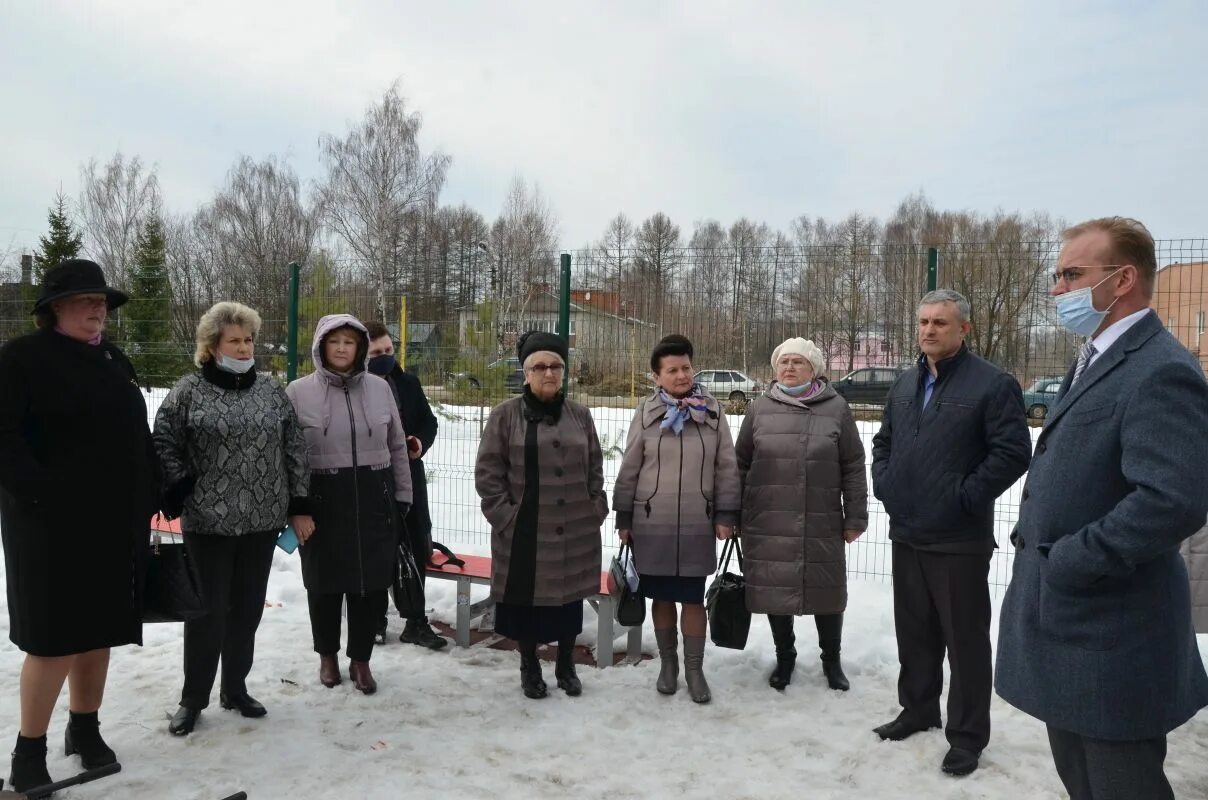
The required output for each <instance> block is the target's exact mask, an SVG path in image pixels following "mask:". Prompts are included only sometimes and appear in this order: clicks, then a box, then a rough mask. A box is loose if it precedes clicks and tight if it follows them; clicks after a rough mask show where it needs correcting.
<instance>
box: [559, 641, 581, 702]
mask: <svg viewBox="0 0 1208 800" xmlns="http://www.w3.org/2000/svg"><path fill="white" fill-rule="evenodd" d="M554 677H555V678H557V679H558V688H559V689H561V690H562V691H564V692H566V694H567V696H569V697H578V696H579V695H581V694H583V682H582V681H581V680H579V676H578V675H576V674H575V640H574V639H571V640H569V641H565V642H558V662H557V664H556V665H555V666H554Z"/></svg>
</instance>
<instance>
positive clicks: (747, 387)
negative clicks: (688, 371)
mask: <svg viewBox="0 0 1208 800" xmlns="http://www.w3.org/2000/svg"><path fill="white" fill-rule="evenodd" d="M696 382H697V383H699V384H700V385H701V388H703V389H704V390H705V391H706V392H708V393H709V394H711V395H713V396H714V397H716V398H718V399H719V400H730V401H733V402H735V403H745V402H747V400H749V399H751V398H753V397H754V396H755V395H757V394H759V393H760V392H762V391H763V384H761V383H760V382H759V381H757V380H753V379H751V378H748V377H747V376H746V375H743V374H742V373H741V372H738V371H737V370H732V369H703V370H701V371H700V372H698V373H696Z"/></svg>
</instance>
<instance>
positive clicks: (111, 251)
mask: <svg viewBox="0 0 1208 800" xmlns="http://www.w3.org/2000/svg"><path fill="white" fill-rule="evenodd" d="M80 183H81V187H82V188H81V190H80V201H79V207H80V221H81V223H82V227H83V230H84V252H85V253H86V254H88V255H89V256H91V257H92V259H93V260H94V261H96V262H97V264H99V265H100V266H101V269H102V270H103V271H104V272H105V277H106V278H108V279H109V280H110V281H112V282H114V283H116V284H117V285H118V286H122V287H129V285H130V266H131V264H132V263H133V259H134V250H135V244H136V243H137V241H138V236H139V233H140V232H141V231H142V228H143V223H144V222H145V221H146V218H147V216H148V215H149V214H151V213H153V212H155V211H156V210H158V208H159V205H160V193H159V179H158V177H157V176H156V172H155V167H151V168H150V169H146V168H144V166H143V162H142V159H140V158H139V157H138V156H132V157H131V158H126V157H125V156H124V155H122V154H121V153H120V152H118V153H115V154H114V155H113V158H111V159H110V160H109V161H108V162H106V163H104V164H98V163H97V161H96V159H91V160H90V161H89V162H88V163H87V164H85V165H83V166H82V167H81V168H80Z"/></svg>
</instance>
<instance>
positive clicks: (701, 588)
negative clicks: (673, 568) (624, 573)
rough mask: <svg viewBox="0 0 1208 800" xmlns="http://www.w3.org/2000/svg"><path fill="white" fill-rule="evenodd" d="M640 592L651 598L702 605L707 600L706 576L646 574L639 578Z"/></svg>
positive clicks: (643, 595)
mask: <svg viewBox="0 0 1208 800" xmlns="http://www.w3.org/2000/svg"><path fill="white" fill-rule="evenodd" d="M638 592H640V593H641V595H642V597H648V598H650V599H651V600H665V601H667V602H670V603H688V604H689V605H700V604H702V603H704V602H705V578H704V576H701V577H697V578H693V577H687V576H682V575H646V574H640V575H639V578H638Z"/></svg>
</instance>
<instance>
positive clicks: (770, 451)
mask: <svg viewBox="0 0 1208 800" xmlns="http://www.w3.org/2000/svg"><path fill="white" fill-rule="evenodd" d="M824 367H825V364H824V359H823V356H822V351H821V350H819V349H818V347H817V346H816V345H815V344H814V343H813V342H811V341H810V340H808V339H802V338H792V339H787V340H785V341H784V342H782V343H781V344H780V346H779V347H777V348H776V349H775V350H774V351H773V352H772V368H773V369H774V370H775V372H776V380H775V382H773V383H772V384H771V386H769V387H768V390H767V391H766V392H765V393H764V394H763V395H762V396H761V397H759V398H757V399H756V400H755V401H754V402H752V403H751V405H750V407H749V408H748V409H747V413H746V417H745V418H744V419H743V423H742V428H741V430H740V431H739V433H738V443H737V445H736V450H737V454H738V468H739V472H740V474H741V476H742V523H741V528H740V530H741V536H742V540H743V543H744V556H745V558H744V569H743V571H744V573H745V574H746V584H747V608H749V609H750V610H751V611H752V612H754V613H758V614H767V615H768V622H769V624H770V625H771V627H772V636H773V638H774V639H775V641H776V668H775V670H774V671H773V672H772V674H771V676H770V677H769V678H768V684H769V685H770V686H772V688H774V689H777V690H780V691H783V690H784V688H785V687H786V686H788V684H789V682H790V681H791V680H792V676H793V668H794V666H795V665H796V662H797V651H796V649H795V648H794V641H795V637H794V635H793V617H794V616H797V615H802V614H812V615H813V616H814V622H815V624H816V625H817V628H818V644H819V647H820V649H821V651H822V671H823V674H824V675H825V676H826V681H827V685H828V686H830V688H832V689H837V690H841V691H846V690H847V689H848V688H850V684H849V683H848V680H847V676H846V675H844V674H843V667H842V665H841V664H840V661H839V649H840V643H841V640H842V630H843V611H844V609H845V608H846V607H847V565H846V557H845V553H844V549H845V548H846V546H847V545H848V544H850V543H851V542H854V541H855V540H856V539H857V538H858V537H859V536H860V534H861V533H863V531H864V529H865V528H867V527H868V483H867V479H866V477H865V468H864V445H863V444H862V443H861V442H860V435H859V432H858V431H857V430H856V421H855V419H854V418H853V417H852V414H851V410H850V409H849V408H848V407H847V402H846V401H845V400H844V399H843V398H842V397H840V396H839V395H838V393H837V392H835V390H834V388H833V387H832V386H831V385H830V383H829V382H828V381H827V380H826V378H825V377H823V371H824Z"/></svg>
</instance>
